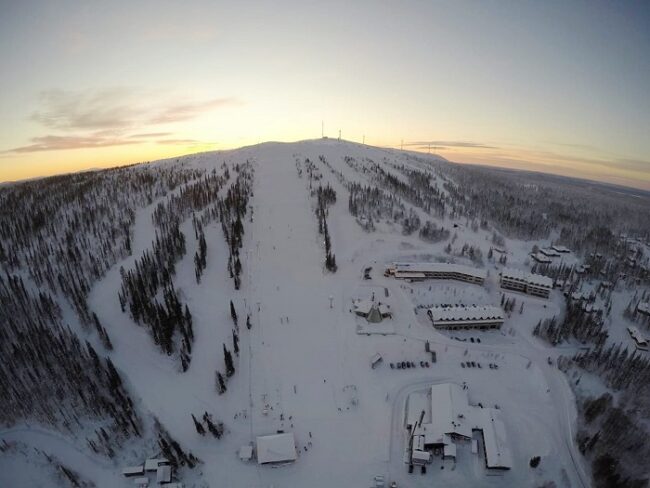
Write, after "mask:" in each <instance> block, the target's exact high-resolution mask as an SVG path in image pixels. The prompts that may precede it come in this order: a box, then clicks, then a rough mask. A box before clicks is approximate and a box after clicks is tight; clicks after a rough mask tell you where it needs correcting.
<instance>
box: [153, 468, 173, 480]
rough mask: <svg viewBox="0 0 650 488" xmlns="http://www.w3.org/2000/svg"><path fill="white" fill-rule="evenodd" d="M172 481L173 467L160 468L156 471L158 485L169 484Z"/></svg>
mask: <svg viewBox="0 0 650 488" xmlns="http://www.w3.org/2000/svg"><path fill="white" fill-rule="evenodd" d="M171 480H172V467H171V466H159V467H158V471H156V481H157V482H158V483H169V482H170V481H171Z"/></svg>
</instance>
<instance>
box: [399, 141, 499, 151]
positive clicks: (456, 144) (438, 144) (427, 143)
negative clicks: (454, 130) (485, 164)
mask: <svg viewBox="0 0 650 488" xmlns="http://www.w3.org/2000/svg"><path fill="white" fill-rule="evenodd" d="M405 146H422V147H429V146H431V147H434V146H435V147H436V148H438V149H442V148H451V147H462V148H473V149H499V148H498V147H497V146H491V145H488V144H483V143H481V142H471V141H414V142H408V143H406V144H405Z"/></svg>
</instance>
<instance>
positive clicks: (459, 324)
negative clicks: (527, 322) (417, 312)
mask: <svg viewBox="0 0 650 488" xmlns="http://www.w3.org/2000/svg"><path fill="white" fill-rule="evenodd" d="M427 315H428V316H429V319H431V323H432V324H433V326H434V327H436V328H437V329H449V330H469V329H479V330H488V329H500V328H501V326H502V325H503V321H504V316H503V310H501V308H500V307H494V306H478V305H472V306H469V307H461V306H452V307H432V308H430V309H429V310H427Z"/></svg>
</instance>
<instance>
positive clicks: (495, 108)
mask: <svg viewBox="0 0 650 488" xmlns="http://www.w3.org/2000/svg"><path fill="white" fill-rule="evenodd" d="M0 60H1V61H2V67H3V69H2V70H3V76H2V77H1V78H0V181H13V180H20V179H25V178H33V177H38V176H47V175H52V174H58V173H64V172H71V171H79V170H83V169H89V168H104V167H112V166H116V165H122V164H128V163H133V162H140V161H152V160H156V159H162V158H167V157H172V156H178V155H182V154H188V153H194V152H202V151H207V150H222V149H232V148H237V147H241V146H245V145H251V144H256V143H259V142H265V141H285V142H289V141H296V140H302V139H314V138H318V137H320V135H321V121H323V122H324V124H325V134H326V135H327V136H329V137H332V138H336V137H338V134H339V130H340V131H341V135H342V138H343V139H346V140H351V141H355V142H362V141H363V140H365V142H366V144H371V145H376V146H388V147H396V148H399V147H401V146H402V144H403V148H404V149H405V150H406V149H408V150H414V151H421V152H424V153H427V152H429V150H430V151H431V152H432V153H436V154H440V155H441V156H443V157H445V158H447V159H449V160H451V161H455V162H461V163H476V164H486V165H493V166H500V167H507V168H517V169H526V170H533V171H541V172H548V173H554V174H560V175H566V176H572V177H579V178H587V179H593V180H598V181H604V182H609V183H614V184H620V185H626V186H632V187H636V188H641V189H646V190H650V138H649V137H648V134H649V133H650V94H649V93H648V91H649V87H650V6H649V5H646V4H640V3H632V2H628V3H626V2H619V3H609V2H572V3H568V2H559V1H558V2H553V1H552V2H498V3H497V2H494V3H491V2H490V3H488V2H481V3H478V2H477V3H470V2H452V1H440V2H420V1H412V2H405V3H398V2H370V1H363V2H355V3H352V4H351V2H233V3H222V2H190V3H181V2H153V1H151V2H136V3H131V2H121V1H117V2H111V3H106V4H102V5H101V6H100V5H97V4H78V3H74V2H66V1H61V2H43V1H38V0H33V1H27V2H21V3H18V2H16V3H4V4H2V6H0Z"/></svg>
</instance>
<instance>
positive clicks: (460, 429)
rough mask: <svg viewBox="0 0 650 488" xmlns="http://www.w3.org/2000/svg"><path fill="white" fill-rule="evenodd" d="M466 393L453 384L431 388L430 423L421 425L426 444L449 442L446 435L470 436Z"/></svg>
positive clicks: (443, 384)
mask: <svg viewBox="0 0 650 488" xmlns="http://www.w3.org/2000/svg"><path fill="white" fill-rule="evenodd" d="M468 407H469V402H468V399H467V392H466V391H465V390H463V389H462V387H460V386H458V385H456V384H454V383H442V384H439V385H433V386H431V423H428V424H422V431H423V432H424V436H425V442H426V443H427V444H444V443H446V442H450V439H449V436H448V435H446V434H452V433H453V434H458V435H462V436H465V437H471V436H472V429H471V426H470V425H468V424H467V411H468Z"/></svg>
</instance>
